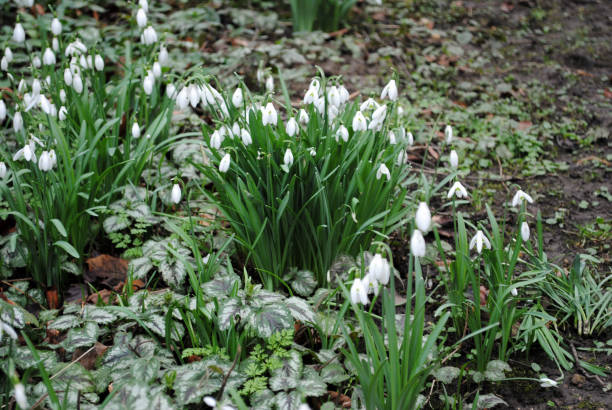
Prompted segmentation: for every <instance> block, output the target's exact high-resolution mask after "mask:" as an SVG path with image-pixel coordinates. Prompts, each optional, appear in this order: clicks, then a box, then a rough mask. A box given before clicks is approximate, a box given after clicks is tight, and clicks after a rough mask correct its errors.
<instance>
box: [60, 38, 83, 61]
mask: <svg viewBox="0 0 612 410" xmlns="http://www.w3.org/2000/svg"><path fill="white" fill-rule="evenodd" d="M86 52H87V47H85V44H83V43H82V42H81V40H79V39H78V38H77V39H76V40H74V41H73V42H72V43H70V44H68V46H66V51H65V54H66V57H68V56H73V57H74V56H80V55H81V54H83V53H86Z"/></svg>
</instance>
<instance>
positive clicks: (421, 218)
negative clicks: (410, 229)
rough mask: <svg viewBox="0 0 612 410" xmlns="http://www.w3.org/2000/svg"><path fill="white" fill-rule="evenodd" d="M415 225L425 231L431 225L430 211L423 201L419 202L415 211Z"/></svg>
mask: <svg viewBox="0 0 612 410" xmlns="http://www.w3.org/2000/svg"><path fill="white" fill-rule="evenodd" d="M415 221H416V226H417V228H419V230H420V231H421V232H427V231H428V230H429V227H430V225H431V212H430V211H429V207H428V206H427V204H426V203H425V202H421V203H420V204H419V207H418V209H417V211H416V216H415Z"/></svg>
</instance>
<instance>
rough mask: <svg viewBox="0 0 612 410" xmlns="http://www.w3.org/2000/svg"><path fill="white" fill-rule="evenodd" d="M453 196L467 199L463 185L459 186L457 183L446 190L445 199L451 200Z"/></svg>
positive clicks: (459, 183)
mask: <svg viewBox="0 0 612 410" xmlns="http://www.w3.org/2000/svg"><path fill="white" fill-rule="evenodd" d="M453 196H456V197H457V198H467V197H468V192H467V190H466V189H465V187H464V186H463V185H461V182H459V181H457V182H455V183H454V184H453V186H452V187H451V189H449V190H448V193H447V194H446V197H447V198H448V199H451V198H452V197H453Z"/></svg>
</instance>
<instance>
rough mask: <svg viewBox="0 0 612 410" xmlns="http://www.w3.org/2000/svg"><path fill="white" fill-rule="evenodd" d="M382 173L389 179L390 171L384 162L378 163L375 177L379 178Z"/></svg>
mask: <svg viewBox="0 0 612 410" xmlns="http://www.w3.org/2000/svg"><path fill="white" fill-rule="evenodd" d="M383 175H385V176H386V177H387V181H389V180H390V179H391V172H389V168H387V166H386V165H385V164H380V167H379V168H378V171H376V179H380V178H381V177H382V176H383Z"/></svg>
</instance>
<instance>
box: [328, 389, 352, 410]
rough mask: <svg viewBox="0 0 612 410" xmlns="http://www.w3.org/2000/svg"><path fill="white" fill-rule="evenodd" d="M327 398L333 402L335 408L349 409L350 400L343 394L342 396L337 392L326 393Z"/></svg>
mask: <svg viewBox="0 0 612 410" xmlns="http://www.w3.org/2000/svg"><path fill="white" fill-rule="evenodd" d="M327 394H329V398H330V399H331V401H333V402H334V403H335V404H336V405H337V406H342V408H343V409H350V408H351V398H350V397H349V396H347V395H345V394H342V393H340V392H337V391H331V390H330V391H328V392H327Z"/></svg>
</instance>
